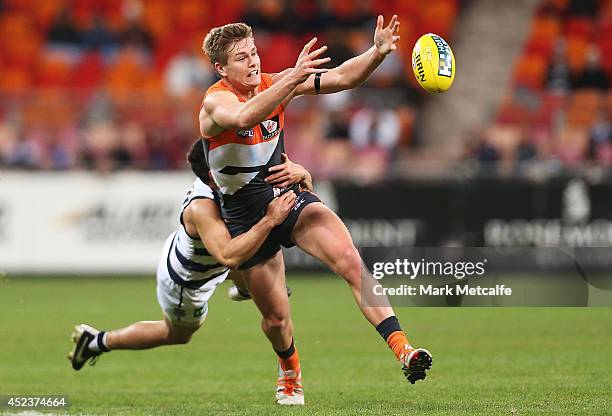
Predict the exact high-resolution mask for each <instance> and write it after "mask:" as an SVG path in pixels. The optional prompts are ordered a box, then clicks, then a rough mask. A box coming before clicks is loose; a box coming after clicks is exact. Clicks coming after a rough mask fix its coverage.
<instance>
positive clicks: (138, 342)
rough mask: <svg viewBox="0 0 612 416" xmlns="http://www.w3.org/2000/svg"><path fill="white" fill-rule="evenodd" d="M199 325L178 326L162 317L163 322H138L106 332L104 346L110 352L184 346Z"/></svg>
mask: <svg viewBox="0 0 612 416" xmlns="http://www.w3.org/2000/svg"><path fill="white" fill-rule="evenodd" d="M200 326H201V324H196V325H179V324H177V323H176V322H172V321H170V319H168V317H164V320H163V321H140V322H136V323H133V324H132V325H130V326H128V327H125V328H122V329H116V330H113V331H108V335H107V336H106V346H107V347H108V348H109V349H111V350H144V349H148V348H155V347H159V346H162V345H174V344H186V343H188V342H189V341H190V340H191V337H192V335H193V334H194V333H195V332H196V331H197V330H198V329H199V328H200Z"/></svg>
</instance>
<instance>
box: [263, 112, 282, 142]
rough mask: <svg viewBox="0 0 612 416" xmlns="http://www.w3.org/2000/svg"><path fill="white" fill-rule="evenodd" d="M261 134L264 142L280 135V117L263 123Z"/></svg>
mask: <svg viewBox="0 0 612 416" xmlns="http://www.w3.org/2000/svg"><path fill="white" fill-rule="evenodd" d="M261 133H262V136H263V139H264V140H270V139H271V138H273V137H274V136H276V135H277V134H278V133H279V122H278V115H276V116H274V117H272V118H271V119H269V120H264V121H262V122H261Z"/></svg>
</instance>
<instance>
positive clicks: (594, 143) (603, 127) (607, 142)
mask: <svg viewBox="0 0 612 416" xmlns="http://www.w3.org/2000/svg"><path fill="white" fill-rule="evenodd" d="M589 159H591V160H595V161H602V162H606V163H611V162H612V123H611V122H610V119H609V117H608V116H607V112H606V111H601V112H600V113H599V116H598V118H597V121H596V122H595V123H594V125H593V127H592V128H591V131H590V134H589Z"/></svg>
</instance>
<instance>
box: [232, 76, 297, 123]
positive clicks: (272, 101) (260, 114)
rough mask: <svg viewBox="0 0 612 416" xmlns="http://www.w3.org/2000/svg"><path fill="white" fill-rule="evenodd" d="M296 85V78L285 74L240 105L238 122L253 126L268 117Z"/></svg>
mask: <svg viewBox="0 0 612 416" xmlns="http://www.w3.org/2000/svg"><path fill="white" fill-rule="evenodd" d="M297 85H298V82H297V80H296V79H295V78H294V77H292V76H291V74H290V73H289V74H287V75H285V76H283V77H282V78H281V79H280V80H279V81H278V82H276V83H275V84H274V85H273V86H271V87H270V88H268V89H266V90H265V91H263V92H260V93H259V94H257V95H255V97H253V98H251V99H250V100H248V101H247V102H246V103H244V105H242V106H241V108H240V111H239V113H238V124H239V125H240V126H241V127H243V128H250V127H253V126H255V125H257V124H259V123H261V122H262V121H264V120H265V119H266V117H268V115H270V113H271V112H273V111H274V109H275V108H276V107H278V106H279V105H280V103H282V102H283V100H284V99H285V98H287V96H288V95H289V94H291V93H292V92H293V90H294V89H295V87H296V86H297Z"/></svg>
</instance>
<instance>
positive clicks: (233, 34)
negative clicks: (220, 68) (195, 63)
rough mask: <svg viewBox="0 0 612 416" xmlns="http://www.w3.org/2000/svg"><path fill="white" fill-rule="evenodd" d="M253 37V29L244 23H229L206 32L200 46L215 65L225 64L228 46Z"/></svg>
mask: <svg viewBox="0 0 612 416" xmlns="http://www.w3.org/2000/svg"><path fill="white" fill-rule="evenodd" d="M252 37H253V29H251V26H249V25H247V24H245V23H230V24H228V25H225V26H221V27H215V28H212V29H211V30H210V32H208V34H207V35H206V37H205V38H204V43H203V44H202V50H204V53H205V54H206V55H207V56H208V59H210V63H211V64H212V65H215V62H219V63H220V64H222V65H225V64H227V55H228V52H229V51H228V50H227V48H228V46H229V45H230V44H231V43H232V42H235V41H237V40H242V39H246V38H252Z"/></svg>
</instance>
